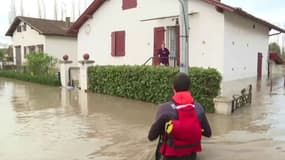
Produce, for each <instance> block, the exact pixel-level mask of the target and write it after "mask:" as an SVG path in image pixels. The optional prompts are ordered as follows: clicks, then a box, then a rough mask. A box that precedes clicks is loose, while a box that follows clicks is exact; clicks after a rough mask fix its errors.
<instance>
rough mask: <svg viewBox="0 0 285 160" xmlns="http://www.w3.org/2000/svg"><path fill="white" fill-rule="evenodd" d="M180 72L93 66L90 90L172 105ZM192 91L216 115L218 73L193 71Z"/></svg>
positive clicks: (219, 79)
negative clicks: (173, 86) (170, 102)
mask: <svg viewBox="0 0 285 160" xmlns="http://www.w3.org/2000/svg"><path fill="white" fill-rule="evenodd" d="M178 72H179V70H178V68H173V67H160V66H158V67H157V66H94V67H90V68H89V69H88V79H89V89H90V90H92V91H94V92H96V93H100V94H107V95H112V96H120V97H126V98H131V99H136V100H142V101H146V102H152V103H163V102H166V101H169V100H170V99H171V96H172V94H173V92H172V79H173V77H174V75H175V74H176V73H178ZM189 75H190V77H191V79H192V88H191V91H192V93H193V96H194V98H195V99H196V100H198V101H199V102H200V103H201V104H203V106H204V107H205V108H206V111H207V112H214V107H213V106H214V102H213V98H215V97H216V96H217V95H218V93H219V90H220V83H221V80H222V77H221V75H220V73H219V72H218V71H217V70H215V69H211V68H209V69H202V68H190V73H189Z"/></svg>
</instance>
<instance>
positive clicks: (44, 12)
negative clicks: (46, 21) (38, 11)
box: [41, 0, 46, 18]
mask: <svg viewBox="0 0 285 160" xmlns="http://www.w3.org/2000/svg"><path fill="white" fill-rule="evenodd" d="M41 3H42V8H43V17H44V18H46V4H45V2H44V0H41Z"/></svg>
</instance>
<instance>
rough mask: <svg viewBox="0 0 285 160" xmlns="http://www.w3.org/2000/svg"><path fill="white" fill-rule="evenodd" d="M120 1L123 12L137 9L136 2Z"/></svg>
mask: <svg viewBox="0 0 285 160" xmlns="http://www.w3.org/2000/svg"><path fill="white" fill-rule="evenodd" d="M122 1H123V2H122V3H123V5H122V8H123V10H126V9H131V8H136V7H137V0H122Z"/></svg>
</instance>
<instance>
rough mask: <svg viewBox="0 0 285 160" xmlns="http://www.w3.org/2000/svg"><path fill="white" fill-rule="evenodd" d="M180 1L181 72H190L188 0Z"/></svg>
mask: <svg viewBox="0 0 285 160" xmlns="http://www.w3.org/2000/svg"><path fill="white" fill-rule="evenodd" d="M178 1H179V3H180V16H179V18H180V42H181V43H180V51H181V56H180V72H183V73H186V74H187V75H188V74H189V72H188V68H189V16H188V0H178Z"/></svg>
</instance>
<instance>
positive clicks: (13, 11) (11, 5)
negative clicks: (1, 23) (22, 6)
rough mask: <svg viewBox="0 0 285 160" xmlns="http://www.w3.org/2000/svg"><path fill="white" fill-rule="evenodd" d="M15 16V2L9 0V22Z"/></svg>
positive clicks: (11, 21)
mask: <svg viewBox="0 0 285 160" xmlns="http://www.w3.org/2000/svg"><path fill="white" fill-rule="evenodd" d="M15 17H16V3H15V0H11V3H10V12H9V23H10V24H12V23H13V21H14V19H15Z"/></svg>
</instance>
